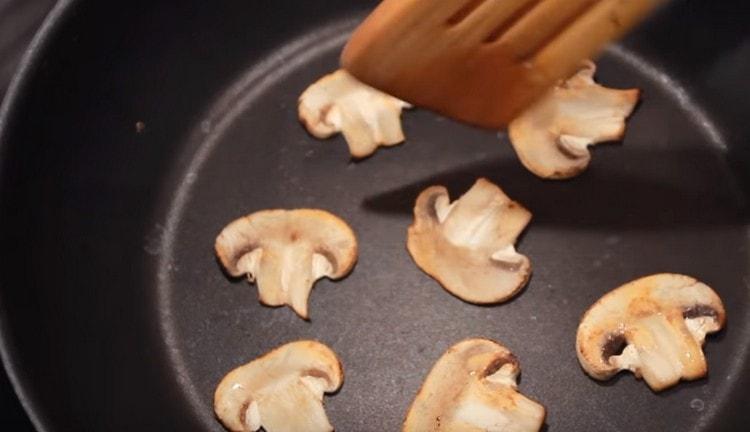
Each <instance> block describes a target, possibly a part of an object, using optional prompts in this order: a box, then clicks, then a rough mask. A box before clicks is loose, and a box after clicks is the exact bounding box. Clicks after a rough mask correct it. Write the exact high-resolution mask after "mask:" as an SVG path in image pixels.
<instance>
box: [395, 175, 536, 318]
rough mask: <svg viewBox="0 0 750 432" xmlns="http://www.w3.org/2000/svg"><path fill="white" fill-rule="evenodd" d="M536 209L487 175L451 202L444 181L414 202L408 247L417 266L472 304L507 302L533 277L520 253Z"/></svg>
mask: <svg viewBox="0 0 750 432" xmlns="http://www.w3.org/2000/svg"><path fill="white" fill-rule="evenodd" d="M530 219H531V213H530V212H529V211H528V210H526V209H525V208H523V206H521V205H520V204H518V203H517V202H515V201H513V200H511V199H510V198H508V196H507V195H505V193H503V191H502V190H501V189H500V188H499V187H497V186H495V185H494V184H492V183H490V182H489V181H488V180H486V179H484V178H480V179H479V180H477V181H476V183H474V186H472V187H471V189H469V191H468V192H466V193H465V194H464V195H463V196H462V197H461V198H459V199H458V200H457V201H455V202H453V203H451V202H450V198H449V197H448V191H447V190H446V189H445V188H444V187H442V186H432V187H429V188H427V189H425V190H424V191H423V192H422V193H421V194H419V197H418V198H417V203H416V204H415V206H414V223H413V224H412V225H411V226H410V227H409V234H408V238H407V248H408V249H409V253H410V254H411V256H412V258H413V259H414V261H415V262H416V263H417V266H419V268H421V269H422V270H423V271H424V272H425V273H427V274H429V275H430V276H432V277H433V278H435V279H437V281H438V282H440V284H441V285H442V286H443V287H444V288H445V289H446V290H448V291H449V292H450V293H451V294H453V295H455V296H457V297H458V298H460V299H462V300H465V301H467V302H470V303H478V304H487V303H498V302H502V301H505V300H507V299H509V298H510V297H512V296H513V295H515V294H516V293H517V292H518V291H519V290H520V289H521V288H522V287H523V286H524V285H525V284H526V282H527V281H528V279H529V275H530V273H531V264H530V263H529V259H528V258H527V257H525V256H524V255H521V254H519V253H518V252H516V249H515V247H514V244H515V242H516V239H517V238H518V235H519V234H520V233H521V231H523V229H524V228H525V227H526V225H527V224H528V223H529V220H530Z"/></svg>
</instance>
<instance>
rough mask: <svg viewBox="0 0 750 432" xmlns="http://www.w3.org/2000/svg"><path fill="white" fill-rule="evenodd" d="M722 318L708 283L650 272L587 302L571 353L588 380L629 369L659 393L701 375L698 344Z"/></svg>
mask: <svg viewBox="0 0 750 432" xmlns="http://www.w3.org/2000/svg"><path fill="white" fill-rule="evenodd" d="M724 320H725V312H724V305H723V304H722V302H721V299H720V298H719V296H718V295H717V294H716V293H715V292H714V291H713V290H712V289H711V288H710V287H708V286H707V285H705V284H703V283H701V282H699V281H697V280H695V279H693V278H691V277H689V276H684V275H678V274H669V273H664V274H656V275H652V276H647V277H644V278H641V279H637V280H635V281H632V282H630V283H627V284H625V285H623V286H621V287H619V288H617V289H615V290H613V291H610V292H609V293H607V294H605V295H604V296H603V297H602V298H601V299H599V300H598V301H597V302H596V303H595V304H594V305H593V306H591V308H590V309H589V310H588V311H587V312H586V313H585V314H584V316H583V318H582V319H581V324H580V325H579V327H578V336H577V338H576V352H577V353H578V360H579V361H580V363H581V366H582V367H583V369H584V370H585V371H586V373H588V374H589V375H590V376H591V377H593V378H596V379H598V380H606V379H609V378H611V377H612V376H613V375H615V374H616V373H618V372H620V371H621V370H630V371H632V372H633V373H634V374H635V375H636V377H639V378H640V377H643V378H644V379H645V381H646V383H647V384H648V385H649V387H651V389H652V390H654V391H660V390H664V389H666V388H667V387H671V386H673V385H675V384H677V383H678V382H679V381H680V380H681V379H683V380H695V379H698V378H701V377H703V376H704V375H706V373H707V372H708V366H707V365H706V358H705V356H704V355H703V349H702V347H703V343H704V341H705V338H706V334H709V333H714V332H717V331H719V330H720V329H721V328H722V327H723V326H724Z"/></svg>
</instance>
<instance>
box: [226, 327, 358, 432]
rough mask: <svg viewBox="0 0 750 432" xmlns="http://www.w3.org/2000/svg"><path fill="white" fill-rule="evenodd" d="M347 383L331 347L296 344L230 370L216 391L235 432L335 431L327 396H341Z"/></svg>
mask: <svg viewBox="0 0 750 432" xmlns="http://www.w3.org/2000/svg"><path fill="white" fill-rule="evenodd" d="M343 380H344V372H343V370H342V368H341V362H339V359H338V358H337V357H336V354H335V353H334V352H333V351H332V350H331V349H330V348H328V347H327V346H325V345H323V344H321V343H320V342H316V341H312V340H303V341H297V342H291V343H288V344H286V345H282V346H280V347H278V348H276V349H274V350H273V351H270V352H268V353H266V354H265V355H263V356H261V357H258V358H257V359H255V360H253V361H251V362H250V363H248V364H246V365H243V366H240V367H238V368H237V369H234V370H233V371H231V372H229V373H228V374H227V375H226V376H225V377H224V378H223V379H222V380H221V382H220V383H219V385H218V387H216V393H215V394H214V411H215V412H216V416H217V417H218V418H219V420H221V422H222V423H223V424H224V426H225V427H226V428H227V429H229V430H230V431H236V432H252V431H257V430H258V429H260V428H261V427H263V428H264V430H265V431H266V432H283V431H288V432H329V431H332V430H333V426H331V423H330V422H329V421H328V417H327V416H326V412H325V409H324V408H323V393H331V392H335V391H336V390H338V389H339V387H341V383H342V382H343Z"/></svg>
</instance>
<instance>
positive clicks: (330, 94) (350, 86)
mask: <svg viewBox="0 0 750 432" xmlns="http://www.w3.org/2000/svg"><path fill="white" fill-rule="evenodd" d="M409 107H411V105H409V104H408V103H406V102H404V101H402V100H400V99H396V98H395V97H393V96H390V95H387V94H385V93H383V92H381V91H379V90H376V89H374V88H372V87H370V86H368V85H367V84H363V83H361V82H359V81H358V80H357V79H356V78H354V77H353V76H351V75H350V74H349V72H346V71H345V70H343V69H339V70H337V71H336V72H334V73H332V74H329V75H326V76H324V77H323V78H321V79H319V80H318V81H317V82H315V83H314V84H312V85H311V86H310V87H308V88H307V90H305V91H304V93H302V95H301V96H300V97H299V103H298V107H297V108H298V114H299V119H300V121H301V122H302V124H303V125H305V127H306V128H307V130H308V132H310V134H312V135H313V136H315V137H317V138H328V137H330V136H332V135H334V134H336V133H338V132H341V133H342V134H343V135H344V138H345V139H346V142H347V144H348V145H349V152H350V153H351V155H352V157H355V158H363V157H366V156H369V155H371V154H373V153H374V152H375V150H377V149H378V147H380V146H392V145H396V144H399V143H401V142H403V141H404V132H403V130H402V128H401V110H402V109H403V108H409Z"/></svg>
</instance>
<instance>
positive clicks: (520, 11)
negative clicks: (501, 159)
mask: <svg viewBox="0 0 750 432" xmlns="http://www.w3.org/2000/svg"><path fill="white" fill-rule="evenodd" d="M664 1H665V0H384V1H383V2H382V3H380V5H379V6H378V7H377V8H376V9H375V10H374V11H373V12H372V14H371V15H370V16H369V17H368V18H367V19H366V20H365V21H364V22H363V23H362V25H360V27H359V28H358V29H357V30H356V31H355V33H354V35H353V36H352V38H351V40H350V41H349V43H348V44H347V45H346V47H345V49H344V52H343V54H342V56H341V64H342V66H343V67H344V68H345V69H346V70H348V71H349V72H350V73H352V74H353V75H354V76H355V77H357V78H358V79H359V80H361V81H364V82H365V83H367V84H369V85H371V86H373V87H376V88H378V89H380V90H383V91H384V92H386V93H389V94H391V95H394V96H396V97H398V98H401V99H403V100H406V101H407V102H410V103H413V104H415V105H418V106H422V107H426V108H429V109H432V110H435V111H438V112H441V113H443V114H446V115H448V116H451V117H454V118H456V119H459V120H463V121H465V122H468V123H472V124H475V125H479V126H485V127H491V128H502V127H504V126H506V125H507V124H508V123H509V122H510V121H511V120H512V119H513V118H514V117H515V116H516V115H518V114H519V113H520V112H521V111H522V110H523V109H524V108H526V107H527V106H528V105H530V104H531V103H532V102H533V101H534V100H535V98H537V97H539V96H540V95H541V94H543V93H544V92H545V91H546V90H547V89H548V88H549V87H551V86H552V85H554V84H555V83H556V82H557V81H558V80H560V79H563V78H567V77H569V76H570V75H572V74H573V73H574V72H575V71H576V70H577V69H578V68H579V67H580V64H581V62H582V61H583V60H584V59H586V58H590V57H592V56H594V55H596V54H597V53H598V52H599V51H600V50H601V49H602V48H603V47H604V46H605V45H606V44H607V43H608V42H610V41H612V40H613V39H615V38H617V37H619V36H621V35H622V34H623V33H625V32H626V31H627V30H628V29H630V28H631V27H633V26H634V25H635V24H637V23H638V22H639V21H640V20H641V19H642V18H644V17H645V16H646V15H647V14H648V13H649V12H650V11H651V10H653V9H654V8H655V7H656V6H658V5H659V4H661V3H664Z"/></svg>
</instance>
